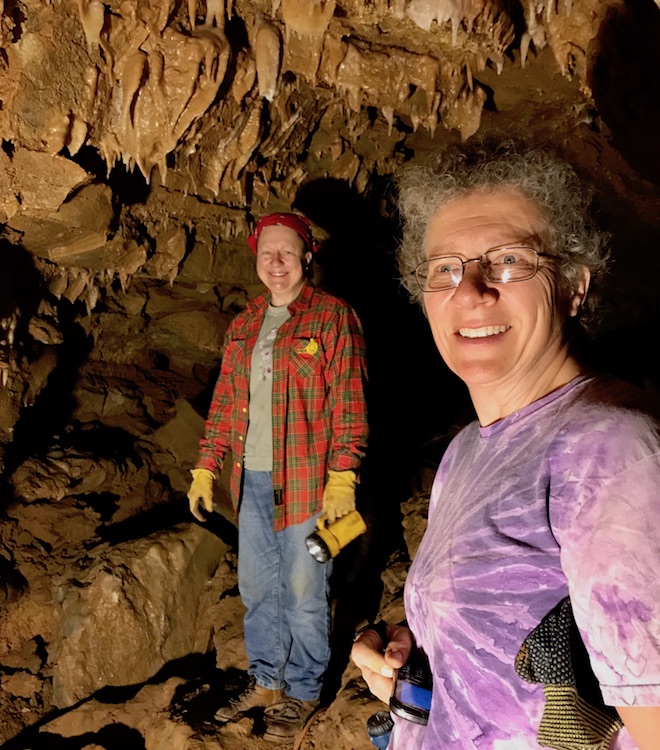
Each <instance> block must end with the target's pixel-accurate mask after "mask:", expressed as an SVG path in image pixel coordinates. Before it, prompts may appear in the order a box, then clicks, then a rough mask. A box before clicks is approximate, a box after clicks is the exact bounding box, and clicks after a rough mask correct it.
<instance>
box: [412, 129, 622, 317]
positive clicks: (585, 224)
mask: <svg viewBox="0 0 660 750" xmlns="http://www.w3.org/2000/svg"><path fill="white" fill-rule="evenodd" d="M398 187H399V210H400V213H401V218H402V222H403V239H402V241H401V244H400V246H399V249H398V252H397V259H398V264H399V271H400V274H401V279H402V283H403V285H404V286H405V287H406V289H407V290H408V292H409V293H410V295H411V296H412V298H413V300H414V301H415V302H418V303H419V304H421V305H422V307H423V304H422V300H423V297H424V293H423V292H422V291H421V290H420V289H419V287H418V285H417V282H416V280H415V278H414V271H415V269H416V268H417V266H418V265H419V264H420V263H421V262H422V261H423V260H426V256H425V241H426V232H427V227H428V224H429V222H430V221H431V219H432V218H433V216H434V215H435V213H436V211H438V209H440V208H442V207H443V206H445V205H446V204H447V203H449V202H450V201H452V200H454V199H455V198H459V197H461V196H464V195H467V194H468V193H471V192H472V191H474V190H501V189H512V190H516V191H518V192H520V193H521V194H522V195H524V196H526V197H527V198H529V199H530V200H532V201H534V203H536V204H537V205H538V206H539V207H540V209H541V211H542V213H543V215H544V216H545V220H546V222H547V231H548V235H547V238H545V237H544V239H547V250H548V252H549V253H551V254H552V255H554V256H556V257H557V258H558V259H559V273H560V279H562V281H563V283H562V291H565V292H567V293H568V292H569V291H570V290H571V289H574V288H575V281H576V279H577V277H578V274H579V272H580V269H581V268H582V267H584V266H586V267H587V268H588V269H589V271H590V273H591V283H590V287H589V294H588V296H587V299H586V301H585V303H584V305H583V306H582V309H581V311H580V315H579V317H578V320H579V323H580V324H581V326H582V327H583V329H584V330H585V331H587V332H591V330H592V328H593V327H594V326H595V323H596V322H597V320H598V313H599V311H600V308H601V304H602V303H601V297H600V294H599V291H598V286H599V284H598V281H599V278H600V277H601V276H602V275H604V274H605V272H606V269H607V261H608V259H609V252H608V250H607V240H608V235H607V234H606V233H604V232H602V231H600V230H599V229H598V228H597V227H596V225H595V224H594V222H593V219H592V216H591V204H592V198H593V191H592V190H591V189H590V188H589V187H588V186H587V185H586V184H585V183H583V181H582V180H581V179H580V178H579V177H578V175H577V174H576V172H575V170H574V169H573V168H572V167H571V166H570V165H569V164H568V163H567V162H566V161H565V160H564V159H563V158H561V157H560V156H559V155H558V154H557V153H555V152H554V151H551V150H549V149H546V148H540V147H532V146H529V145H528V144H526V143H525V142H524V141H522V140H515V139H512V138H510V137H507V138H506V139H503V138H499V137H494V136H492V135H488V136H486V137H481V138H475V139H471V140H470V141H468V142H467V143H463V144H454V145H452V146H449V147H448V148H446V149H445V150H443V151H441V152H440V153H438V154H436V156H435V157H434V158H433V160H432V161H431V162H430V163H429V164H428V165H425V166H419V165H412V166H408V167H406V168H404V170H403V171H402V173H401V175H400V176H399V178H398Z"/></svg>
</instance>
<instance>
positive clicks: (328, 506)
mask: <svg viewBox="0 0 660 750" xmlns="http://www.w3.org/2000/svg"><path fill="white" fill-rule="evenodd" d="M356 484H357V476H356V475H355V472H354V471H350V470H349V471H328V481H327V483H326V485H325V489H324V490H323V515H324V516H325V518H326V520H327V522H328V523H334V522H335V521H336V520H337V519H338V518H341V517H342V516H345V515H346V514H348V513H350V512H351V511H352V510H355V485H356Z"/></svg>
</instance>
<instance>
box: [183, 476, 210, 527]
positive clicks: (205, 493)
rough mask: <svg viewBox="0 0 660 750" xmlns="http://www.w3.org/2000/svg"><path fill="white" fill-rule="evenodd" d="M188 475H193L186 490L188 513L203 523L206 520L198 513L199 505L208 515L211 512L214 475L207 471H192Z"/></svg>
mask: <svg viewBox="0 0 660 750" xmlns="http://www.w3.org/2000/svg"><path fill="white" fill-rule="evenodd" d="M190 473H191V474H192V475H193V480H192V482H191V484H190V489H189V490H188V502H189V503H190V512H191V513H192V514H193V516H195V518H196V519H197V520H198V521H202V522H204V521H206V519H205V518H204V516H203V515H202V514H201V513H200V510H199V504H200V503H201V504H202V505H203V506H204V510H205V511H207V512H208V513H210V512H211V511H212V510H213V480H214V479H215V475H214V474H213V472H212V471H210V470H209V469H192V470H191V471H190Z"/></svg>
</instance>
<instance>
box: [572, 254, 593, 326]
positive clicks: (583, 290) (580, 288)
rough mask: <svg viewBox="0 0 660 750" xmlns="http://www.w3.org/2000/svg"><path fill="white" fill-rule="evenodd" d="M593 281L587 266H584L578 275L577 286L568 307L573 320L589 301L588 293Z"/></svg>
mask: <svg viewBox="0 0 660 750" xmlns="http://www.w3.org/2000/svg"><path fill="white" fill-rule="evenodd" d="M590 280H591V272H590V271H589V269H588V268H586V266H582V268H581V270H580V273H579V275H578V279H577V284H576V286H575V288H574V289H573V293H572V296H571V299H570V302H569V305H568V314H569V315H570V316H571V318H574V317H575V316H576V315H577V314H578V312H580V308H581V307H582V305H583V304H584V301H585V300H586V299H587V292H588V291H589V281H590Z"/></svg>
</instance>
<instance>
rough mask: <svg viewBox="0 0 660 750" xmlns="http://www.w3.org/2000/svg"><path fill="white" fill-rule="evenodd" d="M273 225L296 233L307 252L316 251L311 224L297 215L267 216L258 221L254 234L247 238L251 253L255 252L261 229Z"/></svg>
mask: <svg viewBox="0 0 660 750" xmlns="http://www.w3.org/2000/svg"><path fill="white" fill-rule="evenodd" d="M274 224H277V225H279V226H282V227H289V229H293V231H294V232H297V233H298V234H299V235H300V236H301V237H302V238H303V242H304V243H305V246H306V247H307V250H308V251H309V252H311V253H315V252H316V250H317V249H318V242H317V241H316V239H315V238H314V234H313V232H312V227H311V224H310V223H309V221H307V219H306V218H305V217H304V216H300V215H299V214H268V215H267V216H262V217H261V219H259V221H258V222H257V226H256V227H255V228H254V232H252V234H251V235H250V236H249V237H248V240H247V241H248V245H249V246H250V248H251V249H252V252H253V253H256V252H257V242H258V240H259V235H260V234H261V232H262V231H263V229H264V228H265V227H270V226H273V225H274Z"/></svg>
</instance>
